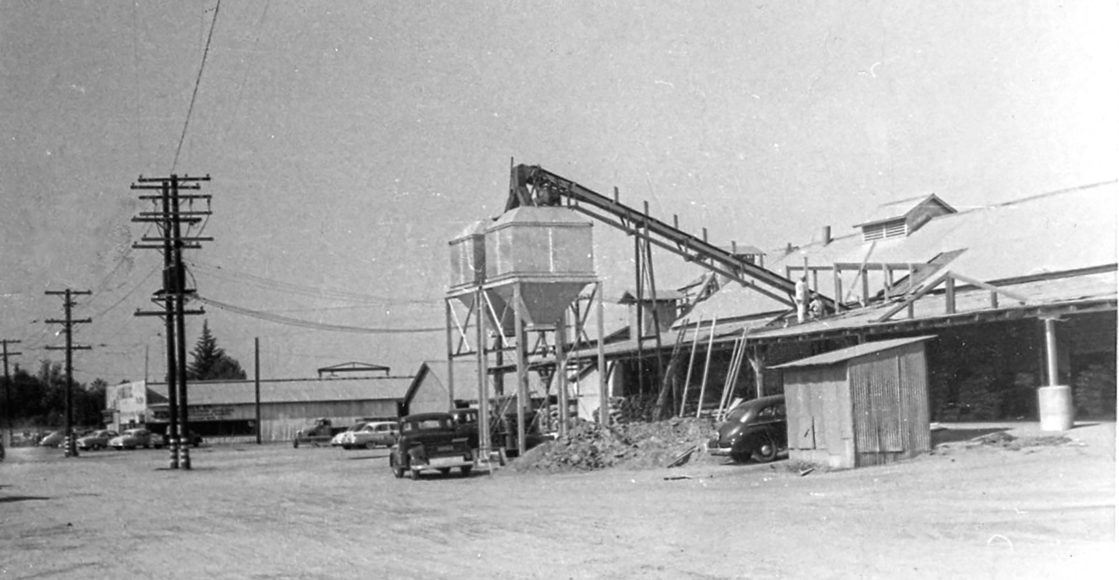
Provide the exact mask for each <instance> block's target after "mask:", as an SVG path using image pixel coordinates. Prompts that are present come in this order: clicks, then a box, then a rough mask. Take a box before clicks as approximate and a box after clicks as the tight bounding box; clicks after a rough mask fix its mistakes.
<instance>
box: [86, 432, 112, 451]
mask: <svg viewBox="0 0 1119 580" xmlns="http://www.w3.org/2000/svg"><path fill="white" fill-rule="evenodd" d="M117 435H118V434H117V432H116V431H112V430H109V429H98V430H96V431H91V432H89V433H86V434H85V435H82V436H81V437H79V438H78V449H81V450H84V451H90V450H97V449H105V448H106V447H108V446H109V441H110V440H112V438H113V437H116V436H117Z"/></svg>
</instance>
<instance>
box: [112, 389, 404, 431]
mask: <svg viewBox="0 0 1119 580" xmlns="http://www.w3.org/2000/svg"><path fill="white" fill-rule="evenodd" d="M411 383H412V377H396V376H384V377H357V378H327V379H272V380H261V381H260V391H259V393H260V394H259V398H258V396H257V388H256V383H255V382H254V381H252V380H243V381H199V382H191V383H188V386H187V403H188V405H187V407H188V420H189V421H190V428H191V429H192V430H193V431H195V432H197V433H199V434H200V435H202V436H204V437H235V436H253V435H255V434H256V421H257V413H258V408H259V416H260V434H261V439H262V440H264V441H287V440H291V439H292V438H293V437H294V435H295V432H296V431H298V430H299V429H300V428H302V427H304V426H306V425H307V424H308V423H309V422H311V421H313V420H315V419H320V418H326V419H330V420H331V421H332V422H334V424H336V425H348V424H352V423H354V422H356V421H360V420H362V419H381V418H395V417H397V416H398V414H399V413H400V406H401V403H402V401H403V400H404V396H405V394H406V392H407V390H408V387H409V385H410V384H411ZM122 388H127V390H128V391H129V393H128V394H129V396H128V397H124V396H120V395H121V394H120V393H117V392H115V391H119V390H120V389H122ZM110 391H114V392H113V393H108V394H107V395H106V399H107V404H108V405H109V406H110V407H109V409H108V410H107V411H106V416H107V417H110V416H113V417H117V418H118V419H117V420H116V421H117V424H114V425H113V426H114V427H117V428H127V427H128V426H130V424H138V423H143V424H146V426H147V427H148V428H150V429H152V430H153V431H156V432H163V431H164V430H165V429H166V428H167V424H168V420H169V418H170V412H169V408H168V406H169V403H168V400H167V384H166V383H147V384H145V383H144V382H143V381H139V382H134V383H127V384H124V385H117V386H116V387H110ZM136 393H145V394H146V396H145V397H144V399H145V400H146V403H145V404H144V409H142V410H138V409H135V408H134V407H135V401H137V396H136ZM121 401H124V402H125V403H127V404H125V405H124V409H120V407H121V404H122V403H121ZM113 405H116V407H117V408H116V409H115V408H114V407H113ZM122 410H123V411H124V412H123V413H122V412H121V411H122Z"/></svg>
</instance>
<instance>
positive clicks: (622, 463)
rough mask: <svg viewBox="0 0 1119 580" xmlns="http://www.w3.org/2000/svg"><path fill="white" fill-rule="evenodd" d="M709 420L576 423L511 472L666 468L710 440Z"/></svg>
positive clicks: (531, 452) (515, 463) (518, 462)
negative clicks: (691, 449)
mask: <svg viewBox="0 0 1119 580" xmlns="http://www.w3.org/2000/svg"><path fill="white" fill-rule="evenodd" d="M713 431H714V429H713V425H712V423H711V421H710V420H709V419H669V420H667V421H658V422H655V423H627V424H621V425H617V426H614V427H603V426H601V425H599V424H597V423H591V422H588V421H582V420H578V421H576V422H575V423H574V424H573V425H572V426H571V428H569V429H568V432H567V435H566V436H563V437H559V438H557V439H556V440H554V441H548V442H546V443H544V444H542V445H540V446H537V447H535V448H533V449H530V450H529V451H528V452H527V453H525V455H524V456H523V457H520V458H517V459H516V460H514V461H513V462H512V463H511V464H510V468H511V469H512V470H513V471H517V472H528V471H544V472H564V471H592V470H597V469H606V468H610V467H625V468H630V469H640V468H652V467H665V466H667V465H668V463H670V462H671V461H672V460H673V459H674V458H676V457H677V456H679V455H680V454H681V453H684V452H686V451H687V450H688V449H690V448H692V447H693V446H697V445H698V446H700V447H701V448H702V446H703V444H704V443H705V442H706V441H707V439H709V438H710V437H711V434H712V433H713Z"/></svg>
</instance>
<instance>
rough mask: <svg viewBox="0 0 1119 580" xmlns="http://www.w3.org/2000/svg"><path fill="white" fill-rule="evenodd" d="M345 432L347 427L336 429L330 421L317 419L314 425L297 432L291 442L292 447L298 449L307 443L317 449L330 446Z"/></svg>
mask: <svg viewBox="0 0 1119 580" xmlns="http://www.w3.org/2000/svg"><path fill="white" fill-rule="evenodd" d="M345 430H346V427H335V426H334V424H333V422H331V420H330V419H316V420H315V422H314V423H312V424H310V425H308V426H306V427H304V428H302V429H300V430H299V431H296V432H295V438H293V439H292V440H291V446H292V447H295V448H297V449H298V448H299V446H300V445H301V444H305V443H309V444H311V445H313V446H315V447H318V446H319V445H322V444H326V445H330V440H331V439H333V438H334V436H335V435H337V434H339V433H341V432H343V431H345Z"/></svg>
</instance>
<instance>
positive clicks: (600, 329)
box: [595, 282, 610, 427]
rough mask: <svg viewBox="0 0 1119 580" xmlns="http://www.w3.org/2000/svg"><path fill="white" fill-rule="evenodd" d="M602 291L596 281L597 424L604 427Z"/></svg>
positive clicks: (606, 413)
mask: <svg viewBox="0 0 1119 580" xmlns="http://www.w3.org/2000/svg"><path fill="white" fill-rule="evenodd" d="M603 292H605V288H604V287H603V285H602V282H598V283H597V284H596V288H595V301H596V306H595V310H596V311H597V312H596V318H597V319H598V320H597V326H598V424H599V425H602V426H604V427H605V426H608V425H610V398H609V391H608V389H607V388H606V350H605V348H604V345H603V344H602V341H603V340H604V339H605V337H606V331H605V325H606V317H605V315H604V314H603V311H604V308H603V306H602V294H603Z"/></svg>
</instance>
